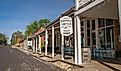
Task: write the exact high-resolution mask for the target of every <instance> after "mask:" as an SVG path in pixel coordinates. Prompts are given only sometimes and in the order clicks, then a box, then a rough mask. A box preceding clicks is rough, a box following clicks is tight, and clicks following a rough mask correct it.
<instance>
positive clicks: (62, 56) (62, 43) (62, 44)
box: [61, 35, 64, 60]
mask: <svg viewBox="0 0 121 71" xmlns="http://www.w3.org/2000/svg"><path fill="white" fill-rule="evenodd" d="M61 58H62V60H64V36H63V35H61Z"/></svg>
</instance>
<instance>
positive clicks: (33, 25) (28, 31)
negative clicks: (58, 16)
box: [25, 19, 50, 36]
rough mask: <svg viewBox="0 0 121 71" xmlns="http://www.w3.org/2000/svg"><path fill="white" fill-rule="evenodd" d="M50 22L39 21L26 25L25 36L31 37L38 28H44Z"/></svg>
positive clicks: (45, 20) (46, 20)
mask: <svg viewBox="0 0 121 71" xmlns="http://www.w3.org/2000/svg"><path fill="white" fill-rule="evenodd" d="M49 23H50V21H49V20H48V19H40V20H39V21H34V22H32V23H31V24H30V25H27V27H26V31H25V36H28V35H31V34H32V33H34V32H35V31H36V30H38V29H39V28H41V27H42V28H44V27H45V26H46V25H47V24H49Z"/></svg>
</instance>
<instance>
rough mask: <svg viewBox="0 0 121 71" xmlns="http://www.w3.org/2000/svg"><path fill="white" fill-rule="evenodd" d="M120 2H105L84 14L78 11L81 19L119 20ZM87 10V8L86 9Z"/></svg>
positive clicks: (107, 0)
mask: <svg viewBox="0 0 121 71" xmlns="http://www.w3.org/2000/svg"><path fill="white" fill-rule="evenodd" d="M117 1H118V0H104V2H102V3H100V4H98V5H96V6H94V7H92V8H90V9H88V10H86V11H84V12H82V11H81V9H80V10H78V11H77V13H76V14H77V15H79V16H80V17H93V18H110V19H118V6H117V5H118V4H117V3H118V2H117ZM85 8H86V7H85Z"/></svg>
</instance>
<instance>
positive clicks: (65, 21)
mask: <svg viewBox="0 0 121 71" xmlns="http://www.w3.org/2000/svg"><path fill="white" fill-rule="evenodd" d="M60 32H61V34H62V35H63V36H69V35H71V34H72V33H73V30H72V18H71V17H68V16H63V17H62V18H60Z"/></svg>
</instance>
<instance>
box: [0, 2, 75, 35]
mask: <svg viewBox="0 0 121 71" xmlns="http://www.w3.org/2000/svg"><path fill="white" fill-rule="evenodd" d="M73 4H74V0H0V32H2V33H4V34H6V35H7V36H8V37H10V36H11V34H12V33H13V32H15V31H17V30H20V31H22V32H23V31H24V30H25V28H26V26H27V25H28V24H30V23H31V22H33V21H35V20H39V19H42V18H48V19H50V20H51V21H52V20H54V19H55V18H57V17H58V16H59V15H60V14H62V13H63V12H64V11H65V10H67V9H68V8H70V7H72V6H73Z"/></svg>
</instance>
